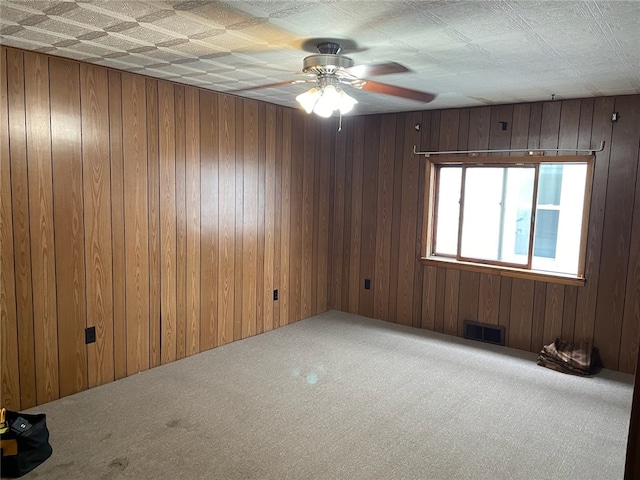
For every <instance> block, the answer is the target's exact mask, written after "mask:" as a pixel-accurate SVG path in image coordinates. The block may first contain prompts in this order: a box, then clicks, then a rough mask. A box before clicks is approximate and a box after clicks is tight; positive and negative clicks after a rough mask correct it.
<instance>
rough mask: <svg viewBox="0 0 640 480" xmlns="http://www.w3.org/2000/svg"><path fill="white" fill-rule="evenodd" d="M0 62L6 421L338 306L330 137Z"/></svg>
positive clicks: (27, 57)
mask: <svg viewBox="0 0 640 480" xmlns="http://www.w3.org/2000/svg"><path fill="white" fill-rule="evenodd" d="M0 57H1V62H2V64H1V68H0V72H1V75H0V97H1V102H0V109H1V110H2V113H1V115H0V118H1V124H0V129H1V131H0V148H1V151H0V153H1V161H0V182H1V194H2V198H1V203H0V207H1V208H0V214H1V216H0V239H1V241H2V243H1V249H2V265H1V266H2V270H1V274H2V278H1V281H0V287H1V290H0V313H1V320H2V323H1V327H2V330H1V334H2V345H1V347H2V353H1V355H2V398H1V403H2V405H3V406H6V407H9V408H13V409H25V408H28V407H32V406H34V405H37V404H42V403H45V402H48V401H50V400H53V399H56V398H58V397H62V396H65V395H70V394H72V393H75V392H78V391H81V390H84V389H86V388H90V387H94V386H97V385H101V384H104V383H107V382H111V381H113V380H115V379H119V378H122V377H125V376H127V375H132V374H135V373H137V372H140V371H142V370H146V369H148V368H150V367H154V366H156V365H160V364H163V363H167V362H171V361H174V360H176V359H179V358H182V357H185V356H188V355H193V354H195V353H198V352H201V351H203V350H206V349H210V348H213V347H216V346H219V345H224V344H226V343H229V342H232V341H234V340H239V339H241V338H246V337H249V336H252V335H255V334H258V333H262V332H264V331H268V330H271V329H273V328H277V327H279V326H282V325H286V324H289V323H292V322H295V321H297V320H299V319H301V318H305V317H309V316H311V315H314V314H316V313H319V312H322V311H325V310H326V309H327V307H328V303H327V302H328V286H327V282H328V252H329V236H328V224H329V218H330V216H329V212H330V208H329V201H330V200H329V199H330V188H331V185H330V169H331V166H332V155H333V149H332V148H331V146H332V145H333V143H334V136H335V133H334V131H333V130H334V129H333V126H332V125H329V124H327V123H326V122H319V121H316V119H315V118H314V117H309V116H307V115H305V114H303V113H300V112H298V111H295V110H292V109H287V108H282V107H278V106H274V105H267V104H265V103H261V102H257V101H252V100H244V99H240V98H236V97H232V96H228V95H222V94H215V93H213V92H209V91H204V90H199V89H196V88H191V87H188V86H181V85H176V84H173V83H169V82H165V81H159V80H155V79H148V78H145V77H142V76H138V75H133V74H127V73H121V72H117V71H113V70H109V69H106V68H102V67H98V66H92V65H87V64H81V63H78V62H74V61H67V60H63V59H59V58H51V57H48V56H45V55H41V54H36V53H30V52H23V51H21V50H17V49H11V48H5V47H2V50H1V55H0ZM321 142H322V143H321ZM274 289H278V290H279V300H278V301H274V300H273V290H274ZM91 326H94V327H95V329H96V342H95V343H92V344H89V345H85V336H84V335H85V327H91Z"/></svg>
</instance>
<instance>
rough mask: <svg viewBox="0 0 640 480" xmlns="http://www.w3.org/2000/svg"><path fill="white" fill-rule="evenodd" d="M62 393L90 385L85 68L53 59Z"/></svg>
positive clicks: (53, 163)
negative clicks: (83, 104)
mask: <svg viewBox="0 0 640 480" xmlns="http://www.w3.org/2000/svg"><path fill="white" fill-rule="evenodd" d="M49 72H50V78H49V80H50V94H51V98H50V107H51V163H52V167H53V197H54V199H53V200H54V201H53V207H54V211H53V213H54V230H55V237H56V242H55V261H56V272H57V278H56V287H57V294H56V297H57V299H58V301H57V305H58V321H57V323H58V366H59V369H60V375H59V376H60V395H61V396H66V395H71V394H72V393H76V392H79V391H81V390H85V389H86V388H87V354H86V352H87V348H86V347H85V343H84V329H85V327H86V320H85V319H86V316H87V310H86V299H85V260H84V258H85V252H84V239H85V230H84V218H83V200H84V198H83V178H82V177H83V165H82V150H81V147H82V143H81V127H82V123H81V113H80V66H79V65H78V64H77V63H75V62H69V61H67V60H62V59H57V58H52V59H50V60H49Z"/></svg>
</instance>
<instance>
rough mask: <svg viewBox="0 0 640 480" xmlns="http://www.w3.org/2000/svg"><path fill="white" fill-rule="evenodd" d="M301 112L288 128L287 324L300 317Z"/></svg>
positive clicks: (296, 113) (302, 160)
mask: <svg viewBox="0 0 640 480" xmlns="http://www.w3.org/2000/svg"><path fill="white" fill-rule="evenodd" d="M302 115H303V114H302V113H300V112H293V114H292V129H291V187H290V190H291V193H290V195H291V196H290V200H289V201H290V211H291V223H290V225H289V252H288V254H289V287H288V290H289V294H288V298H289V302H290V303H289V318H288V320H287V323H293V322H295V321H296V320H298V319H300V318H302V316H301V305H300V301H301V299H302V291H301V290H302V289H301V283H302V258H301V257H302V254H303V252H302V239H303V234H302V232H303V230H302V215H303V209H302V203H303V193H304V190H303V179H302V176H303V172H304V131H305V130H304V129H305V123H304V118H305V117H302Z"/></svg>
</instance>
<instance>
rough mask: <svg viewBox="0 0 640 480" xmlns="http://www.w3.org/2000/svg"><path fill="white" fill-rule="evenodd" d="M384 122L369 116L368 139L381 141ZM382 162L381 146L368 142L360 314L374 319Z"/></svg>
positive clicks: (361, 254) (364, 191) (361, 244)
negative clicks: (382, 123) (380, 159)
mask: <svg viewBox="0 0 640 480" xmlns="http://www.w3.org/2000/svg"><path fill="white" fill-rule="evenodd" d="M380 126H381V118H380V117H379V116H367V117H366V118H365V134H364V135H365V139H379V138H380ZM378 160H379V144H378V142H377V141H368V142H365V145H364V162H363V176H362V206H363V208H362V238H361V241H360V282H359V284H360V285H359V292H360V300H359V311H360V314H362V315H365V316H368V317H372V316H373V313H374V312H373V305H374V298H373V296H374V295H373V294H374V292H375V288H376V284H377V279H376V278H375V255H376V222H377V214H376V212H377V210H378V206H377V202H378V193H377V190H378V168H379V165H378ZM367 279H369V280H370V281H371V289H369V290H366V289H365V288H364V284H365V281H366V280H367Z"/></svg>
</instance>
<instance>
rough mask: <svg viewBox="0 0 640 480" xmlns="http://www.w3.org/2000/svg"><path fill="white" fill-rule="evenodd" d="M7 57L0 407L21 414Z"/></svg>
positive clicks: (0, 137) (1, 88) (1, 134)
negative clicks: (19, 411)
mask: <svg viewBox="0 0 640 480" xmlns="http://www.w3.org/2000/svg"><path fill="white" fill-rule="evenodd" d="M6 53H7V52H6V51H5V50H2V51H1V52H0V251H1V252H2V256H1V257H0V352H1V353H0V361H1V362H2V364H1V365H0V368H1V375H2V381H1V383H0V404H1V405H2V406H3V407H5V408H9V409H11V410H20V368H19V357H18V315H17V308H16V284H15V278H16V277H15V266H14V265H15V263H14V257H13V254H14V250H13V212H12V210H11V204H12V202H11V156H10V152H9V104H8V98H7V56H6Z"/></svg>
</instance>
